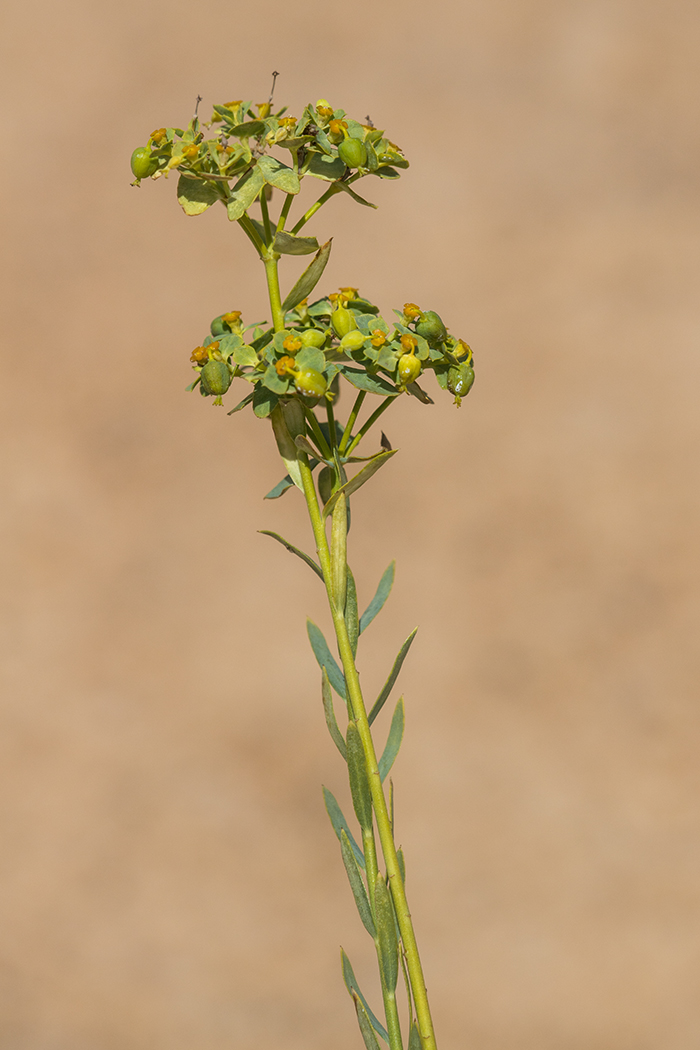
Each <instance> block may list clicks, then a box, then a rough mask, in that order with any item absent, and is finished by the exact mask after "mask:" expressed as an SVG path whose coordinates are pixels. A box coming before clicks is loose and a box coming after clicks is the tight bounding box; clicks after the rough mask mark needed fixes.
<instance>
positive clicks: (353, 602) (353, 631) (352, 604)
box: [345, 566, 360, 656]
mask: <svg viewBox="0 0 700 1050" xmlns="http://www.w3.org/2000/svg"><path fill="white" fill-rule="evenodd" d="M345 626H346V627H347V629H348V637H349V639H350V646H351V648H352V655H353V656H357V638H358V635H359V633H360V630H359V624H358V622H357V588H356V586H355V577H354V576H353V574H352V572H351V571H350V566H348V582H347V593H346V596H345Z"/></svg>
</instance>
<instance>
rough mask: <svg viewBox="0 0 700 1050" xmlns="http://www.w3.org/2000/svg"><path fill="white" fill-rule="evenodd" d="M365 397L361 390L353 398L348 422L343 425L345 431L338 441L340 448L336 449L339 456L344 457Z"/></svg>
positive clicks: (365, 393) (364, 391)
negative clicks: (353, 401)
mask: <svg viewBox="0 0 700 1050" xmlns="http://www.w3.org/2000/svg"><path fill="white" fill-rule="evenodd" d="M366 397H367V391H366V390H361V391H360V392H359V394H358V395H357V397H356V398H355V404H354V405H353V406H352V411H351V412H350V415H349V416H348V421H347V423H346V424H345V430H344V431H343V436H342V438H341V439H340V446H339V448H338V452H339V453H340V455H341V456H344V455H345V449H346V446H347V443H348V441H349V440H350V435H351V434H352V428H353V427H354V426H355V421H356V419H357V417H358V415H359V414H360V409H361V408H362V402H363V401H364V399H365V398H366Z"/></svg>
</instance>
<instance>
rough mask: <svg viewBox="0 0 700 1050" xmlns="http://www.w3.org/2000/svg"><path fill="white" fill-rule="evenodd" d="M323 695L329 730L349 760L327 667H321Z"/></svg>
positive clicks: (344, 757) (341, 751)
mask: <svg viewBox="0 0 700 1050" xmlns="http://www.w3.org/2000/svg"><path fill="white" fill-rule="evenodd" d="M321 697H322V699H323V713H324V715H325V716H326V725H327V726H328V732H329V733H330V734H331V739H332V740H333V743H334V744H335V746H336V747H337V748H338V750H339V751H340V753H341V755H342V756H343V759H344V760H345V761H346V762H347V747H346V746H345V740H344V738H343V734H342V733H341V732H340V727H339V726H338V722H337V720H336V717H335V708H334V707H333V693H332V692H331V683H330V682H329V681H328V674H327V672H326V669H325V667H323V668H321Z"/></svg>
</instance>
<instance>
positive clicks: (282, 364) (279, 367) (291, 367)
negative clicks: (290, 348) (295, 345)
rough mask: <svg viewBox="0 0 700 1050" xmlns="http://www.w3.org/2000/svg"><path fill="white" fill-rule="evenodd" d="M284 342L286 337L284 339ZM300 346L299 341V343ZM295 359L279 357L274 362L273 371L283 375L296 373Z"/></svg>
mask: <svg viewBox="0 0 700 1050" xmlns="http://www.w3.org/2000/svg"><path fill="white" fill-rule="evenodd" d="M285 342H286V339H285ZM299 346H301V343H299ZM295 364H296V362H295V360H294V358H293V357H280V359H279V361H277V363H276V364H275V371H276V372H277V375H278V376H284V375H289V374H291V375H296V368H295Z"/></svg>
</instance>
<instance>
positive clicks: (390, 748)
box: [378, 696, 404, 781]
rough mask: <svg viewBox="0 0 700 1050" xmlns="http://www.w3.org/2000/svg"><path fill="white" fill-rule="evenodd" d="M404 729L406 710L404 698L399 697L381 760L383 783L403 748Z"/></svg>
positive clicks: (380, 767) (380, 774) (380, 772)
mask: <svg viewBox="0 0 700 1050" xmlns="http://www.w3.org/2000/svg"><path fill="white" fill-rule="evenodd" d="M403 728H404V708H403V697H402V696H401V697H399V702H398V703H397V705H396V708H395V710H394V715H393V718H392V719H391V728H390V729H389V736H388V737H387V741H386V745H385V747H384V751H383V753H382V757H381V758H380V759H379V763H378V764H379V776H380V777H381V779H382V781H384V780H386V776H387V773H388V772H389V770H390V769H391V767H392V766H393V764H394V759H395V758H396V756H397V755H398V753H399V748H400V747H401V741H402V740H403Z"/></svg>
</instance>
